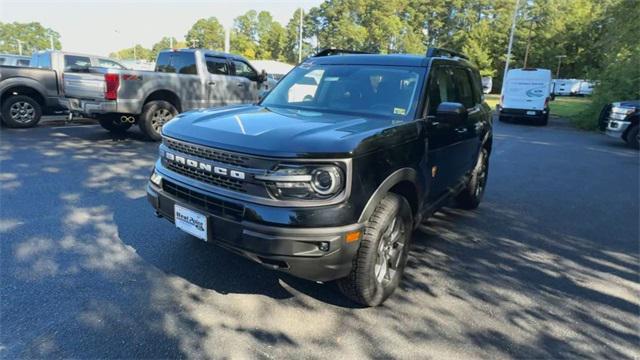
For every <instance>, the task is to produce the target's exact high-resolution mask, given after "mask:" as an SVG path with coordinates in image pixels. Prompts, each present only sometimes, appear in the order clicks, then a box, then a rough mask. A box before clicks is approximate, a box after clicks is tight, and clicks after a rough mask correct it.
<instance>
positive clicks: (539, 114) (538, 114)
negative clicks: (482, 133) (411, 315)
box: [498, 108, 549, 119]
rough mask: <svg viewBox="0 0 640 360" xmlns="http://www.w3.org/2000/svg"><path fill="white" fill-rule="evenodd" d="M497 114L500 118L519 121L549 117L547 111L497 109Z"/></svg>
mask: <svg viewBox="0 0 640 360" xmlns="http://www.w3.org/2000/svg"><path fill="white" fill-rule="evenodd" d="M498 113H499V114H500V116H501V117H506V118H519V119H542V118H544V117H545V116H548V115H549V110H548V109H544V110H525V109H512V108H499V109H498Z"/></svg>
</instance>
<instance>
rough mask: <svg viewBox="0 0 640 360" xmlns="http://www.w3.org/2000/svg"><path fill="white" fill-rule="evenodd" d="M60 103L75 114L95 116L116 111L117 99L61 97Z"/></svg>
mask: <svg viewBox="0 0 640 360" xmlns="http://www.w3.org/2000/svg"><path fill="white" fill-rule="evenodd" d="M60 105H61V106H63V107H65V108H67V109H69V112H71V113H73V114H79V115H82V116H88V117H94V116H95V115H98V114H108V113H116V112H118V111H117V108H118V107H117V104H116V101H110V100H83V99H75V98H61V99H60Z"/></svg>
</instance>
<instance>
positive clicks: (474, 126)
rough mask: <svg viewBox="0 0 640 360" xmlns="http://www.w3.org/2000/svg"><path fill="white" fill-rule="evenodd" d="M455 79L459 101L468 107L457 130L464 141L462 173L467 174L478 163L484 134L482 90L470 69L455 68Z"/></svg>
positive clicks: (460, 174) (457, 133) (459, 138)
mask: <svg viewBox="0 0 640 360" xmlns="http://www.w3.org/2000/svg"><path fill="white" fill-rule="evenodd" d="M453 74H454V81H455V84H456V88H457V90H458V91H457V93H458V97H459V101H458V102H460V103H461V104H462V105H464V107H465V108H466V109H467V119H466V121H465V123H464V124H463V126H462V127H460V128H459V129H457V130H456V136H457V138H458V141H461V142H463V143H464V157H463V158H462V166H461V168H460V171H461V173H459V174H458V176H459V177H460V176H463V175H465V174H466V173H467V172H468V171H470V170H472V169H473V167H474V166H475V164H476V161H477V156H478V149H479V148H480V141H481V138H480V137H481V136H482V133H481V132H482V129H483V126H484V123H483V115H484V114H483V112H482V105H481V104H482V96H481V95H480V94H479V93H478V91H481V90H479V89H477V88H476V87H477V86H474V84H475V82H474V81H473V78H472V76H471V72H470V69H468V68H463V67H454V68H453Z"/></svg>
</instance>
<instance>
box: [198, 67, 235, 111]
mask: <svg viewBox="0 0 640 360" xmlns="http://www.w3.org/2000/svg"><path fill="white" fill-rule="evenodd" d="M204 60H205V64H206V66H207V73H208V75H207V76H208V78H207V92H208V94H209V95H208V99H209V106H223V105H227V104H230V103H234V102H232V101H231V100H233V98H234V96H235V94H234V92H235V91H237V89H236V88H234V86H236V85H235V84H234V82H233V81H231V66H230V64H229V62H228V61H227V59H226V58H224V57H219V56H211V55H206V56H205V57H204Z"/></svg>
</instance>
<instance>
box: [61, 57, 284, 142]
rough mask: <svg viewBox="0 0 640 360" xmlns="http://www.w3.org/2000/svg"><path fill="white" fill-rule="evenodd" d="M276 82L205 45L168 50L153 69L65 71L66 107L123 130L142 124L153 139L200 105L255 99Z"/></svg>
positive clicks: (220, 104) (244, 101) (112, 129)
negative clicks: (197, 47) (183, 114)
mask: <svg viewBox="0 0 640 360" xmlns="http://www.w3.org/2000/svg"><path fill="white" fill-rule="evenodd" d="M274 85H275V82H274V81H273V80H269V79H267V76H266V73H264V72H262V73H258V72H257V71H256V70H255V69H254V68H253V67H252V66H251V65H250V64H249V62H248V61H247V60H245V59H244V58H243V57H241V56H237V55H232V54H227V53H221V52H215V51H209V50H203V49H181V50H166V51H162V52H160V53H159V54H158V58H157V60H156V68H155V71H141V70H114V69H105V68H85V69H73V70H72V71H68V72H65V73H64V93H65V99H63V101H64V103H65V106H66V107H67V108H69V110H70V111H71V112H72V113H75V114H80V115H83V116H88V117H93V118H97V119H98V120H99V122H100V125H102V127H103V128H105V129H107V130H109V131H111V132H124V131H126V130H128V129H129V128H130V127H131V126H132V125H133V124H136V123H137V124H138V126H139V127H140V129H141V130H142V133H143V134H145V136H146V137H147V138H148V139H150V140H155V141H158V140H160V130H161V128H162V125H164V124H165V123H166V122H167V121H169V120H171V119H172V118H173V117H174V116H175V115H176V114H178V113H180V112H183V111H188V110H191V109H197V108H208V107H216V106H224V105H233V104H242V103H251V102H256V101H257V100H258V99H259V97H260V94H261V93H262V92H264V91H267V90H269V89H270V88H271V87H272V86H274Z"/></svg>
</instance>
